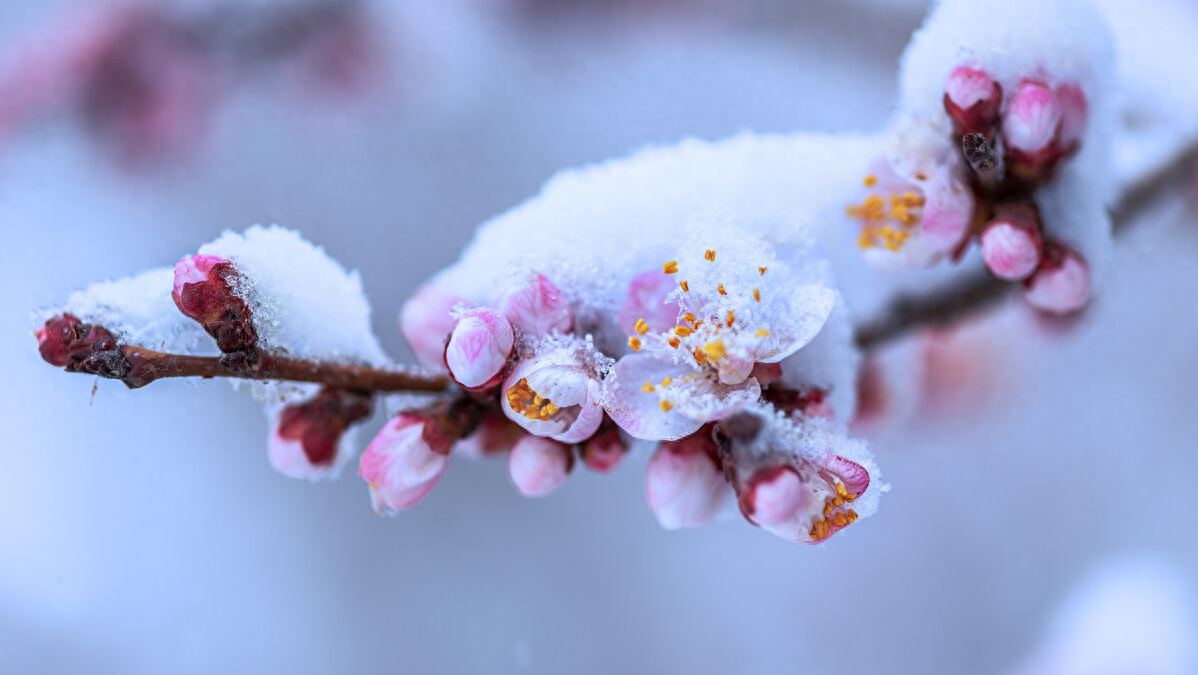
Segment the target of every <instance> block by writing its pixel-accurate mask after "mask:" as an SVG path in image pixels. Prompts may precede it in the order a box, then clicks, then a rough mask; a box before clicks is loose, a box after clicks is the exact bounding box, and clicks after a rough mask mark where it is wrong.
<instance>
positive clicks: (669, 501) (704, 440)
mask: <svg viewBox="0 0 1198 675" xmlns="http://www.w3.org/2000/svg"><path fill="white" fill-rule="evenodd" d="M730 492H731V488H730V487H729V486H728V483H727V482H726V481H725V480H724V472H723V470H722V469H721V468H720V464H719V459H718V458H717V456H716V447H715V443H714V442H712V440H711V430H710V426H705V427H704V428H702V429H700V430H699V431H697V432H695V433H694V434H691V435H690V436H687V437H686V438H683V439H681V440H678V441H670V442H666V443H662V444H661V446H660V447H658V449H657V452H655V453H654V454H653V457H652V458H651V459H650V460H649V465H648V467H647V468H646V471H645V494H646V496H647V497H648V499H649V508H650V509H652V510H653V514H654V515H655V516H657V521H658V522H659V523H661V526H662V527H664V528H665V529H667V530H676V529H679V528H684V527H687V528H689V527H700V526H703V525H706V524H707V523H709V522H711V520H712V519H713V518H715V517H716V515H717V514H718V513H719V512H720V509H722V508H723V506H724V503H725V502H726V501H727V499H728V498H729V494H730Z"/></svg>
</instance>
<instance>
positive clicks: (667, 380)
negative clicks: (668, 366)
mask: <svg viewBox="0 0 1198 675" xmlns="http://www.w3.org/2000/svg"><path fill="white" fill-rule="evenodd" d="M671 384H674V378H672V377H670V376H669V375H666V376H665V377H664V378H663V379H662V381H661V386H663V387H668V386H670V385H671Z"/></svg>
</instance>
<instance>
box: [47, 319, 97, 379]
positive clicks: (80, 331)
mask: <svg viewBox="0 0 1198 675" xmlns="http://www.w3.org/2000/svg"><path fill="white" fill-rule="evenodd" d="M36 336H37V349H38V352H40V353H41V355H42V358H43V359H45V361H46V363H49V364H50V365H52V366H58V367H60V368H61V367H66V368H68V369H76V368H77V367H78V366H79V365H80V364H82V363H83V362H84V361H85V360H87V359H88V357H90V356H91V355H93V354H96V353H99V352H108V351H111V350H114V349H116V348H117V342H116V338H115V337H114V336H113V335H112V333H111V332H109V331H108V329H106V328H104V327H103V326H97V325H95V324H90V323H83V322H82V321H80V320H79V318H78V317H76V316H75V315H73V314H59V315H58V316H55V317H52V318H50V319H48V320H46V323H45V324H44V325H43V326H42V327H41V328H39V329H38V331H37V333H36Z"/></svg>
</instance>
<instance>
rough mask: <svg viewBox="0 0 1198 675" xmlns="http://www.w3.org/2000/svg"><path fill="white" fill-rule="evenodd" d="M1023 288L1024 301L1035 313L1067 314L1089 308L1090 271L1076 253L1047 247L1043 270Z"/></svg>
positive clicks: (1039, 270)
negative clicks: (1087, 304)
mask: <svg viewBox="0 0 1198 675" xmlns="http://www.w3.org/2000/svg"><path fill="white" fill-rule="evenodd" d="M1023 285H1024V294H1023V297H1024V298H1025V299H1026V300H1027V301H1028V303H1029V304H1031V305H1032V306H1033V307H1035V308H1036V309H1039V310H1041V311H1044V312H1049V313H1051V314H1068V313H1070V312H1074V311H1077V310H1079V309H1081V308H1082V307H1084V306H1085V305H1086V301H1087V300H1088V299H1089V297H1090V270H1089V268H1088V267H1087V266H1086V261H1085V260H1083V259H1082V257H1081V256H1080V255H1079V254H1078V253H1077V252H1075V251H1073V250H1072V249H1069V248H1067V247H1065V246H1062V245H1060V244H1053V243H1048V244H1045V246H1044V261H1043V262H1042V263H1040V268H1039V269H1037V270H1036V272H1035V274H1033V275H1032V276H1031V277H1030V278H1028V279H1027V280H1026V281H1024V282H1023Z"/></svg>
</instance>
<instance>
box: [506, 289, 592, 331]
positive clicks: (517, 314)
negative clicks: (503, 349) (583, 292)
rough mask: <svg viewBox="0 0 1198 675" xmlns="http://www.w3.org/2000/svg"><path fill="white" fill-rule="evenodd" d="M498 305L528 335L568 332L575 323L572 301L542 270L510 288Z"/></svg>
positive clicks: (514, 324)
mask: <svg viewBox="0 0 1198 675" xmlns="http://www.w3.org/2000/svg"><path fill="white" fill-rule="evenodd" d="M496 306H497V307H498V309H499V312H500V314H503V316H504V317H506V318H507V320H508V321H509V322H511V324H512V327H513V328H518V329H520V330H521V331H523V332H524V333H526V334H529V335H546V334H549V333H553V332H561V333H567V332H569V331H570V327H571V326H572V325H573V324H574V310H572V309H570V303H569V302H567V301H566V298H565V296H563V295H562V292H561V289H559V288H558V287H557V286H555V285H554V284H553V282H552V281H550V280H549V279H546V278H545V276H544V275H542V274H535V275H533V277H532V278H531V279H529V280H527V281H525V282H524V283H521V284H519V285H517V286H514V287H513V288H510V289H508V291H507V292H506V293H504V295H503V297H502V298H500V300H499V303H498V304H497V305H496Z"/></svg>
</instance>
